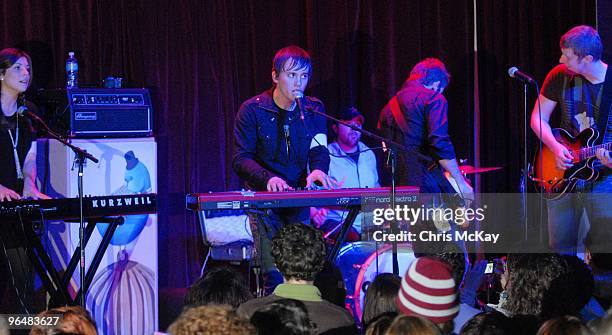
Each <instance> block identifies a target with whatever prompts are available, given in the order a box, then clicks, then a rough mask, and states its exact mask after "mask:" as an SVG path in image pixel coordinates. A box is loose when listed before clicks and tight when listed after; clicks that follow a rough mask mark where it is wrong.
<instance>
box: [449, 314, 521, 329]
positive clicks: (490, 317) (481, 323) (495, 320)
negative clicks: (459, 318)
mask: <svg viewBox="0 0 612 335" xmlns="http://www.w3.org/2000/svg"><path fill="white" fill-rule="evenodd" d="M517 333H518V332H517V331H516V329H515V328H514V327H513V325H512V322H510V319H509V318H508V317H506V316H505V315H504V314H502V313H500V312H495V311H494V312H486V313H480V314H478V315H476V316H474V317H473V318H471V319H470V320H468V322H466V323H465V324H464V325H463V327H461V332H460V333H459V335H506V334H507V335H512V334H517Z"/></svg>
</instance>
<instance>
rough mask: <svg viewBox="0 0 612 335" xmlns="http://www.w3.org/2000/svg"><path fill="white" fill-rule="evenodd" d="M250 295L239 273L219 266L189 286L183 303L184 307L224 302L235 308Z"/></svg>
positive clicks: (249, 297)
mask: <svg viewBox="0 0 612 335" xmlns="http://www.w3.org/2000/svg"><path fill="white" fill-rule="evenodd" d="M252 297H253V296H252V295H251V292H249V290H248V288H247V287H246V286H245V284H244V279H243V277H242V275H241V274H240V273H238V272H236V271H234V270H233V269H231V268H228V267H219V268H215V269H212V270H210V271H209V272H207V273H206V274H205V275H204V276H202V277H200V278H199V279H198V280H197V281H196V282H195V283H193V285H191V287H189V290H188V291H187V295H186V296H185V301H184V304H185V306H186V307H196V306H204V305H209V304H217V305H223V304H225V305H230V306H232V307H233V308H237V307H238V306H239V305H240V304H241V303H243V302H245V301H247V300H249V299H251V298H252Z"/></svg>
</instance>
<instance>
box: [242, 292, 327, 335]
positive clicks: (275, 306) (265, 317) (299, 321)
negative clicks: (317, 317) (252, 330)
mask: <svg viewBox="0 0 612 335" xmlns="http://www.w3.org/2000/svg"><path fill="white" fill-rule="evenodd" d="M251 324H253V325H254V326H255V327H256V328H257V334H261V335H264V334H265V335H275V334H279V335H281V334H282V335H314V334H316V329H317V326H316V325H315V324H314V323H313V322H312V321H310V318H309V316H308V310H306V305H304V303H303V302H301V301H299V300H295V299H280V300H276V301H274V302H272V303H269V304H267V305H265V306H264V307H263V308H261V309H260V310H258V311H257V312H255V314H253V316H252V317H251Z"/></svg>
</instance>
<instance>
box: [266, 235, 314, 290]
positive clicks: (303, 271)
mask: <svg viewBox="0 0 612 335" xmlns="http://www.w3.org/2000/svg"><path fill="white" fill-rule="evenodd" d="M272 256H273V257H274V261H275V263H276V266H277V267H278V270H279V271H280V272H281V274H282V275H283V277H285V279H297V280H307V281H313V280H314V278H315V276H316V274H317V273H318V272H319V271H321V270H322V269H323V264H324V262H325V240H324V239H323V234H322V233H321V231H319V230H317V229H315V228H313V227H311V226H307V225H305V224H303V223H294V224H289V225H286V226H285V227H283V228H281V229H280V230H279V231H278V233H277V234H276V235H274V237H273V238H272Z"/></svg>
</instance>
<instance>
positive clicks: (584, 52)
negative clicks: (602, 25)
mask: <svg viewBox="0 0 612 335" xmlns="http://www.w3.org/2000/svg"><path fill="white" fill-rule="evenodd" d="M559 46H560V47H561V48H562V49H572V50H573V51H574V54H576V56H578V57H579V58H583V57H585V56H588V55H591V56H593V60H595V61H597V60H600V59H601V54H602V53H603V45H602V43H601V38H600V37H599V33H598V32H597V30H595V29H593V28H592V27H589V26H577V27H574V28H572V29H570V30H569V31H568V32H567V33H565V34H563V36H561V40H559Z"/></svg>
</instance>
